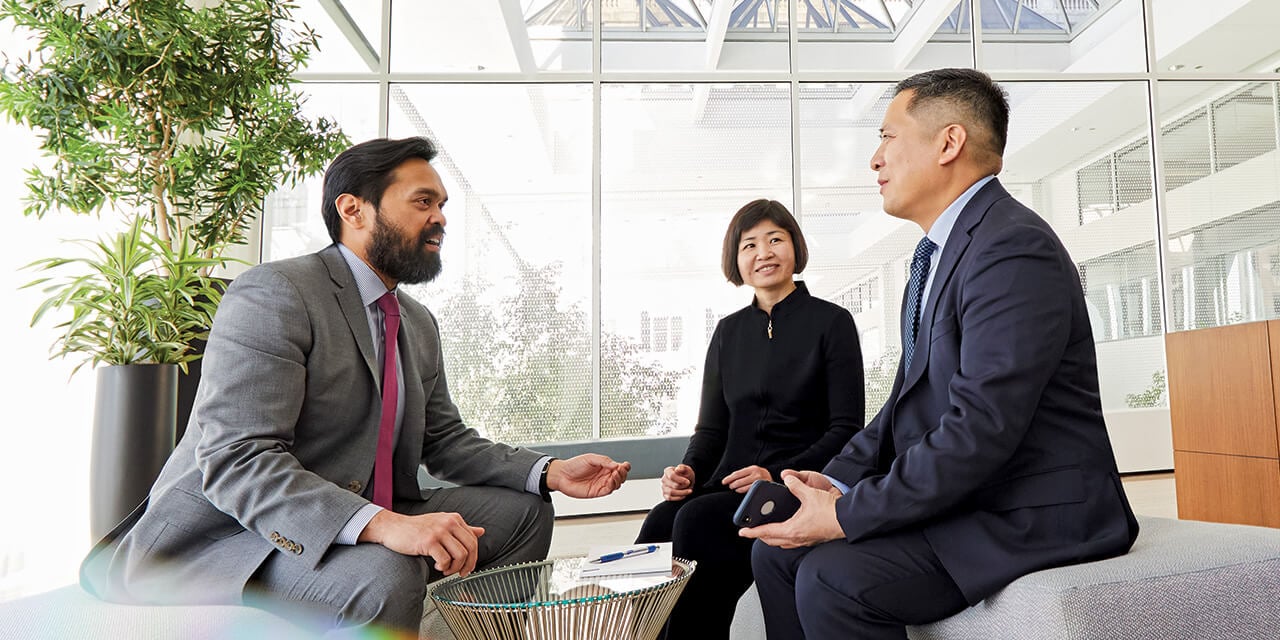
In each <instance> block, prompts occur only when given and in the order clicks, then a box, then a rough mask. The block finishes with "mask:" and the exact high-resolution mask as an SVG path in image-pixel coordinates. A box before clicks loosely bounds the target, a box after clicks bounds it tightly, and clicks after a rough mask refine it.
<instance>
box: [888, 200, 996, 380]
mask: <svg viewBox="0 0 1280 640" xmlns="http://www.w3.org/2000/svg"><path fill="white" fill-rule="evenodd" d="M1008 195H1009V192H1007V191H1005V190H1004V187H1003V186H1001V185H1000V181H999V180H998V179H995V180H992V181H991V182H989V183H987V184H986V186H984V187H982V188H981V189H979V190H978V192H977V193H975V194H973V199H971V200H970V201H969V203H968V204H966V205H965V207H964V210H962V211H961V212H960V215H959V216H957V218H956V223H955V226H953V227H952V228H951V235H950V236H948V237H947V241H946V244H945V245H944V246H943V248H942V257H940V258H939V259H938V270H937V272H936V273H934V274H933V284H931V285H930V286H929V299H928V300H926V301H925V305H924V309H922V310H921V312H920V330H919V331H918V332H917V338H916V348H915V354H914V355H913V356H912V358H911V368H910V369H909V370H907V372H906V379H905V381H904V382H903V384H902V389H903V390H904V391H905V390H907V389H910V388H911V387H912V386H914V385H915V384H916V383H917V382H919V381H920V377H921V376H922V375H923V374H924V370H925V367H926V365H927V363H928V362H929V347H930V343H931V342H932V341H931V340H930V337H931V336H932V335H933V320H934V315H935V314H936V312H937V308H938V300H939V299H941V297H942V292H943V291H946V289H947V286H948V285H949V284H950V283H951V276H952V275H953V274H954V273H955V270H956V265H958V264H959V263H960V258H961V256H963V255H964V252H965V250H966V249H968V248H969V242H970V240H972V238H973V236H972V235H971V234H970V231H971V230H972V229H973V228H974V227H975V226H977V224H978V223H979V222H981V221H982V218H983V217H984V216H985V215H986V213H987V209H989V208H991V205H992V204H993V203H995V201H996V200H999V199H1000V198H1002V197H1005V196H1008Z"/></svg>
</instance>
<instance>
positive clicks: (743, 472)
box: [720, 464, 773, 493]
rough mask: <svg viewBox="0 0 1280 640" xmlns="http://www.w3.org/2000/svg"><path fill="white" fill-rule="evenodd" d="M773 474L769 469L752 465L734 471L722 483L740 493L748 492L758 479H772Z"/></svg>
mask: <svg viewBox="0 0 1280 640" xmlns="http://www.w3.org/2000/svg"><path fill="white" fill-rule="evenodd" d="M772 479H773V476H772V475H771V474H770V473H769V470H768V469H766V468H764V467H761V466H759V465H754V464H753V465H751V466H749V467H743V468H741V469H738V470H737V471H734V472H733V473H731V474H729V475H727V476H725V477H724V480H721V481H720V483H721V484H723V485H726V486H728V487H729V488H730V489H733V490H734V491H737V492H738V493H746V492H747V489H750V488H751V484H752V483H754V482H755V481H756V480H772Z"/></svg>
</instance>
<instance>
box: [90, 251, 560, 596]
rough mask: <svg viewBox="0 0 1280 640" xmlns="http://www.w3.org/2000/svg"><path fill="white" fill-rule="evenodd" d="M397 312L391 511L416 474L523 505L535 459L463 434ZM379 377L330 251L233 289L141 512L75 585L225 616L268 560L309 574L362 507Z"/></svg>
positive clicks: (417, 330) (424, 339) (408, 314)
mask: <svg viewBox="0 0 1280 640" xmlns="http://www.w3.org/2000/svg"><path fill="white" fill-rule="evenodd" d="M400 300H401V306H402V309H401V314H402V319H401V329H400V336H399V353H400V357H401V358H402V361H403V363H402V367H403V371H404V377H405V385H404V386H405V399H404V400H405V403H404V404H405V409H404V421H403V426H402V429H401V433H400V439H399V441H398V442H397V443H396V454H395V468H394V472H393V473H394V476H395V486H394V495H395V501H396V510H397V511H400V510H406V511H407V510H412V503H413V502H418V501H421V500H422V490H421V488H420V487H419V485H418V479H417V470H418V465H419V464H420V463H421V464H425V465H426V466H427V469H428V470H429V471H430V473H431V474H432V475H433V476H435V477H437V478H440V479H443V480H448V481H451V482H454V483H457V484H463V485H495V486H503V487H509V488H512V489H515V490H518V491H523V490H524V487H525V482H526V479H527V477H528V473H529V471H530V469H531V468H532V467H533V464H534V463H535V462H536V461H537V460H538V459H539V457H540V456H541V454H539V453H536V452H533V451H529V450H526V449H520V448H513V447H509V446H507V445H503V444H498V443H494V442H492V441H489V440H486V439H485V438H483V437H481V436H480V435H479V434H477V433H476V432H475V430H473V429H470V428H467V427H466V426H465V425H464V424H463V422H462V419H461V417H460V416H459V415H458V409H457V407H456V406H455V405H454V404H453V401H452V400H451V399H450V398H449V390H448V386H447V385H446V384H445V374H444V364H443V360H442V357H441V354H440V331H439V327H438V325H437V324H436V320H435V317H434V316H432V315H431V313H430V312H428V311H427V310H426V308H424V307H423V306H422V305H420V304H418V303H417V302H415V301H414V300H413V299H412V298H410V297H408V296H401V299H400ZM380 377H381V376H380V375H379V372H378V371H377V364H376V359H375V351H374V345H373V339H372V337H371V336H370V335H369V325H368V320H367V317H366V314H365V309H364V307H363V305H362V304H361V301H360V295H359V292H358V291H357V289H356V283H355V279H354V278H353V277H352V275H351V271H350V269H349V267H348V266H347V264H346V262H345V261H344V259H343V258H342V255H341V253H340V252H339V251H338V249H337V247H336V246H330V247H328V248H326V249H324V250H323V251H320V252H319V253H316V254H312V255H307V256H302V257H299V258H294V259H290V260H284V261H279V262H273V263H269V264H264V265H260V266H257V267H255V268H253V269H251V270H249V271H248V272H246V273H245V274H243V275H241V276H240V277H238V278H237V279H236V280H235V282H234V283H232V285H231V287H230V288H229V289H228V291H227V293H226V295H225V296H224V298H223V301H222V304H221V306H220V307H219V309H218V314H217V318H216V320H215V322H214V326H213V330H212V332H211V333H210V336H209V344H208V348H207V350H206V352H205V357H204V364H203V374H202V378H201V381H200V389H199V392H198V393H197V395H196V401H195V407H194V409H193V411H192V416H191V421H190V423H189V425H188V427H187V431H186V434H185V435H184V437H183V439H182V442H180V443H179V444H178V446H177V448H176V449H175V450H174V452H173V454H172V455H171V456H170V457H169V460H168V462H167V463H166V464H165V467H164V469H163V470H162V471H161V473H160V477H159V479H157V480H156V483H155V485H154V486H153V487H152V489H151V494H150V497H149V499H148V503H144V505H142V506H141V507H139V509H138V511H136V512H135V513H134V514H133V515H132V516H131V517H130V518H129V519H127V520H126V521H125V522H123V523H121V526H120V527H118V528H117V530H116V531H113V532H112V535H109V536H108V537H107V539H105V540H104V541H103V542H102V543H99V545H98V546H97V547H95V548H94V550H93V551H92V552H90V555H89V557H88V558H86V559H85V562H84V564H83V565H82V567H81V583H82V584H83V585H84V587H85V588H86V589H87V590H88V591H90V592H91V593H95V594H97V595H98V596H100V597H102V598H104V599H107V600H112V601H121V602H156V603H165V602H170V603H177V602H202V603H238V602H240V601H241V595H242V592H243V589H244V585H245V583H246V582H247V581H248V579H249V578H250V577H251V576H252V575H253V573H254V571H255V570H256V569H257V568H258V567H259V566H260V565H261V564H262V562H263V560H265V559H266V558H267V556H268V554H270V553H272V552H273V551H279V552H281V553H283V554H285V556H286V557H290V558H293V559H295V560H296V561H297V562H304V563H307V564H308V565H309V566H311V567H315V566H317V565H318V564H319V563H320V562H321V561H322V560H323V559H324V557H325V554H326V552H328V551H329V549H330V548H331V547H333V546H334V539H335V538H336V537H337V535H338V533H339V532H340V531H341V530H342V527H343V525H345V524H346V522H347V521H348V520H349V519H350V518H351V516H352V515H353V514H355V512H356V511H357V510H359V509H360V508H361V507H362V506H363V505H365V504H367V500H366V499H365V498H363V497H361V492H362V491H363V490H364V488H365V487H364V484H365V483H366V482H367V481H368V479H369V478H370V477H371V475H372V470H373V460H374V452H375V448H376V446H377V439H378V420H379V415H380V408H381V392H380V390H379V380H380Z"/></svg>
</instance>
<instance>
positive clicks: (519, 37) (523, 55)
mask: <svg viewBox="0 0 1280 640" xmlns="http://www.w3.org/2000/svg"><path fill="white" fill-rule="evenodd" d="M498 6H499V7H501V8H502V21H503V22H504V23H506V26H507V36H508V37H509V38H511V52H512V53H513V54H514V55H515V57H516V63H517V64H519V65H520V72H521V73H527V74H533V73H534V72H536V71H537V70H538V64H537V62H535V61H534V59H533V45H532V44H531V43H530V42H529V26H528V25H527V24H525V21H524V10H523V9H521V8H520V2H519V0H499V2H498Z"/></svg>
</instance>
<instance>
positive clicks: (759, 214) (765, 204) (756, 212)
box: [720, 198, 809, 286]
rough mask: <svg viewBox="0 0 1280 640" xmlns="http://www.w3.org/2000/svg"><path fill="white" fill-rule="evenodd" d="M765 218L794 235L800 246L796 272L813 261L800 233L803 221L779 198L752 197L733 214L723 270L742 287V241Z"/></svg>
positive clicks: (725, 274) (725, 241)
mask: <svg viewBox="0 0 1280 640" xmlns="http://www.w3.org/2000/svg"><path fill="white" fill-rule="evenodd" d="M765 220H768V221H769V222H772V223H774V224H776V225H778V226H779V227H781V228H782V230H783V231H786V232H787V233H788V234H789V235H790V236H791V243H792V244H794V245H795V247H796V270H795V273H801V272H803V271H804V267H805V265H807V264H809V246H808V245H807V244H805V242H804V234H803V233H800V224H799V223H798V222H796V219H795V216H792V215H791V212H790V211H788V210H787V208H786V207H785V206H783V204H782V203H781V202H778V201H777V200H767V199H765V198H761V199H759V200H752V201H751V202H748V203H747V204H745V205H743V206H742V208H741V209H738V212H737V213H735V214H733V219H732V220H730V221H729V228H728V230H726V231H725V232H724V247H723V249H722V251H721V254H720V269H721V270H722V271H724V277H725V279H726V280H728V281H729V282H732V283H733V284H734V285H736V286H742V272H740V271H739V270H738V242H739V241H741V240H742V234H744V233H746V232H748V231H750V230H751V229H752V228H753V227H755V226H756V225H758V224H760V223H761V222H764V221H765Z"/></svg>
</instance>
